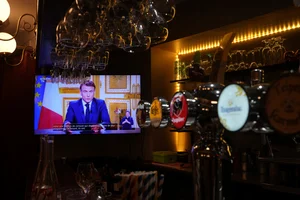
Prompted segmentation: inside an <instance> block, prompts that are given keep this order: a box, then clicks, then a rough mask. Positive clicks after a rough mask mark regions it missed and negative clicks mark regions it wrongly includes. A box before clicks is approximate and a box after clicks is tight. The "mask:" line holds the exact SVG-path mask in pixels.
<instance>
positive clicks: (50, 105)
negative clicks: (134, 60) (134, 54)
mask: <svg viewBox="0 0 300 200" xmlns="http://www.w3.org/2000/svg"><path fill="white" fill-rule="evenodd" d="M35 79H36V82H35V95H34V134H35V135H78V134H135V133H140V132H141V130H140V128H139V126H138V124H137V122H136V116H135V115H136V109H137V106H138V102H139V101H140V91H141V89H140V88H141V77H140V75H92V76H91V77H90V78H88V79H85V80H83V81H80V82H79V81H77V82H78V83H62V82H56V81H53V79H51V77H50V76H45V75H37V76H36V77H35Z"/></svg>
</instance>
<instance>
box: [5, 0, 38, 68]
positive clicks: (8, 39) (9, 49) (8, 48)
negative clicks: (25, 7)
mask: <svg viewBox="0 0 300 200" xmlns="http://www.w3.org/2000/svg"><path fill="white" fill-rule="evenodd" d="M9 15H10V6H9V3H8V1H7V0H0V27H1V26H2V25H3V24H4V22H5V21H6V20H7V19H8V17H9ZM25 16H30V17H32V18H33V20H34V22H33V24H30V23H29V22H26V21H25V22H24V24H23V26H22V28H23V29H24V30H25V31H26V32H33V31H34V32H35V33H36V25H37V21H36V18H35V16H33V15H32V14H28V13H26V14H23V15H22V16H20V17H19V19H18V22H17V28H16V31H15V33H14V34H13V35H10V34H9V33H6V32H0V57H4V60H5V62H6V64H7V65H11V66H17V65H20V64H21V63H22V61H23V59H24V53H25V50H26V49H28V48H31V49H32V50H33V55H34V54H35V48H33V47H31V46H25V47H20V46H17V42H16V40H15V38H16V36H17V35H18V33H19V30H20V24H21V21H22V19H23V18H24V17H25ZM17 48H18V49H22V55H21V60H20V61H19V62H18V63H16V64H11V63H8V62H7V59H6V58H7V57H8V56H9V55H11V54H12V53H13V52H14V51H15V50H16V49H17Z"/></svg>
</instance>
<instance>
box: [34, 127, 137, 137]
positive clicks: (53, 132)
mask: <svg viewBox="0 0 300 200" xmlns="http://www.w3.org/2000/svg"><path fill="white" fill-rule="evenodd" d="M80 132H81V131H79V130H78V131H72V135H80ZM34 133H35V135H66V132H65V131H62V130H53V129H42V130H35V132H34ZM137 133H141V129H139V128H136V129H134V130H101V131H100V133H99V134H103V135H106V134H107V135H109V134H137ZM95 134H97V133H95ZM83 135H86V134H83Z"/></svg>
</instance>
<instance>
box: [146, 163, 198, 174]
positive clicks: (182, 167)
mask: <svg viewBox="0 0 300 200" xmlns="http://www.w3.org/2000/svg"><path fill="white" fill-rule="evenodd" d="M151 164H152V165H154V166H157V167H162V168H168V169H174V170H178V171H183V172H188V173H192V171H193V170H192V164H190V163H180V162H175V163H157V162H152V163H151Z"/></svg>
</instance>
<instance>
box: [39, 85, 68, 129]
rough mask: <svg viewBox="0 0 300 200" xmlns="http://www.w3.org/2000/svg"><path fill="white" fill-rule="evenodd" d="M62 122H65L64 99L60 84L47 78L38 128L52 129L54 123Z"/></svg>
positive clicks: (59, 123)
mask: <svg viewBox="0 0 300 200" xmlns="http://www.w3.org/2000/svg"><path fill="white" fill-rule="evenodd" d="M61 124H63V116H62V100H61V97H60V94H59V87H58V84H57V83H52V82H50V81H49V80H46V83H45V90H44V95H43V104H42V107H41V111H40V117H39V122H38V129H52V128H53V125H61Z"/></svg>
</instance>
